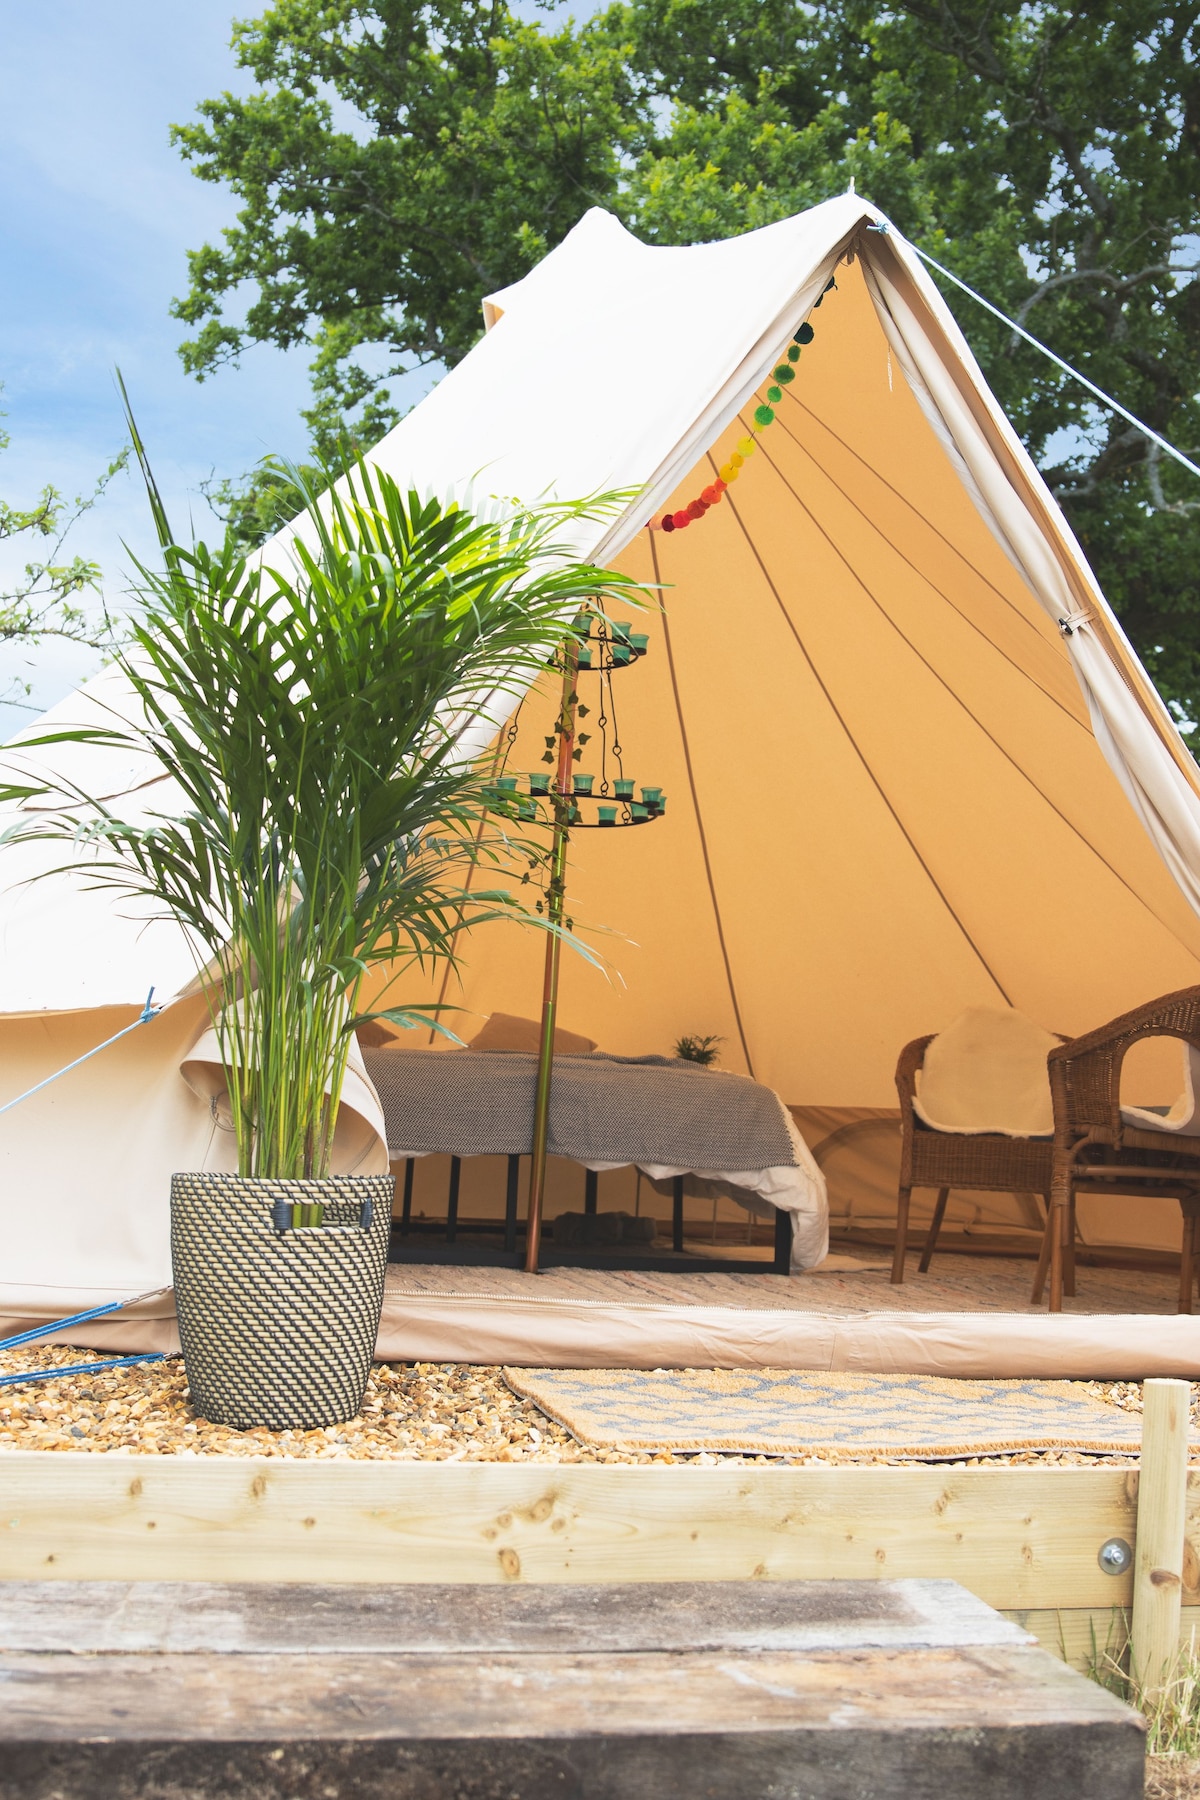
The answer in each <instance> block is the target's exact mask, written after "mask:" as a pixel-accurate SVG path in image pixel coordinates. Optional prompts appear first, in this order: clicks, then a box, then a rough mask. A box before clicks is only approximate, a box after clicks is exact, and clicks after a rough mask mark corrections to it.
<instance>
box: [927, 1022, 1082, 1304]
mask: <svg viewBox="0 0 1200 1800" xmlns="http://www.w3.org/2000/svg"><path fill="white" fill-rule="evenodd" d="M933 1037H934V1034H933V1033H932V1032H931V1033H930V1034H929V1036H928V1037H920V1038H914V1039H913V1041H912V1043H911V1044H906V1045H905V1046H904V1049H903V1050H902V1051H901V1052H900V1060H899V1062H898V1063H897V1064H896V1089H897V1091H898V1093H899V1095H900V1195H899V1204H898V1206H897V1209H896V1248H895V1252H894V1254H893V1256H892V1281H893V1282H894V1283H897V1284H899V1283H900V1282H902V1281H903V1280H904V1257H905V1251H906V1249H907V1245H908V1209H909V1200H910V1198H911V1195H912V1191H913V1189H914V1188H915V1187H928V1188H937V1190H938V1197H937V1203H936V1205H935V1206H934V1209H933V1219H932V1221H931V1223H930V1226H929V1235H928V1237H927V1238H926V1239H925V1248H924V1249H923V1250H922V1252H921V1261H920V1265H919V1269H920V1273H921V1274H922V1275H923V1274H924V1273H925V1271H926V1270H927V1269H928V1267H929V1262H930V1258H931V1257H932V1256H933V1252H934V1248H935V1246H936V1244H937V1240H938V1233H939V1231H940V1230H941V1228H942V1220H943V1218H944V1217H945V1214H946V1201H947V1199H948V1198H949V1194H950V1189H951V1188H976V1189H982V1190H984V1191H986V1192H989V1193H1017V1194H1041V1195H1042V1196H1043V1198H1044V1199H1045V1201H1046V1210H1047V1219H1048V1220H1049V1218H1050V1217H1051V1206H1050V1192H1051V1182H1052V1176H1053V1166H1054V1144H1053V1143H1052V1141H1051V1140H1050V1139H1049V1138H1020V1137H1005V1136H1004V1135H1003V1134H1001V1133H1000V1132H992V1131H987V1132H983V1131H981V1132H977V1133H971V1134H970V1135H969V1136H968V1135H959V1134H958V1133H956V1132H948V1131H935V1130H934V1129H933V1128H932V1126H929V1125H926V1124H925V1122H924V1120H922V1119H919V1118H918V1117H917V1115H916V1113H915V1112H914V1110H913V1097H914V1095H915V1094H916V1090H917V1071H918V1070H919V1069H920V1068H921V1067H922V1065H923V1063H924V1061H925V1052H926V1050H927V1049H928V1048H929V1046H930V1044H931V1043H932V1042H933ZM1048 1229H1049V1228H1048V1227H1047V1231H1048ZM1042 1260H1043V1262H1045V1261H1046V1260H1047V1258H1046V1256H1045V1255H1044V1256H1043V1259H1042ZM1039 1266H1040V1265H1039ZM1069 1280H1070V1271H1069V1270H1068V1281H1069ZM1070 1291H1072V1290H1071V1288H1070V1287H1068V1292H1070Z"/></svg>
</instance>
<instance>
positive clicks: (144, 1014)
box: [0, 988, 162, 1349]
mask: <svg viewBox="0 0 1200 1800" xmlns="http://www.w3.org/2000/svg"><path fill="white" fill-rule="evenodd" d="M153 999H154V989H153V988H151V989H150V992H149V993H148V994H147V995H146V1004H145V1006H143V1008H142V1010H141V1012H140V1013H139V1014H138V1016H137V1018H136V1019H135V1020H134V1021H133V1024H132V1025H126V1026H125V1027H124V1029H123V1030H121V1031H117V1032H114V1033H113V1035H112V1037H110V1038H105V1040H104V1042H103V1043H102V1044H97V1045H96V1047H95V1048H94V1049H93V1050H85V1051H84V1053H83V1055H82V1056H77V1057H76V1058H75V1061H74V1062H69V1063H67V1064H66V1066H65V1067H64V1068H61V1069H56V1070H55V1071H54V1073H53V1075H47V1077H46V1079H45V1080H44V1081H39V1082H38V1083H37V1085H36V1087H31V1088H27V1089H26V1090H25V1092H24V1093H23V1094H18V1095H17V1097H16V1099H15V1100H6V1101H5V1102H4V1105H3V1106H0V1113H6V1112H11V1110H12V1108H13V1107H14V1106H20V1104H21V1102H22V1100H31V1099H32V1098H33V1096H34V1095H35V1094H40V1093H41V1091H42V1089H43V1088H47V1087H49V1086H50V1083H51V1082H52V1081H57V1080H58V1078H59V1076H60V1075H69V1074H70V1073H71V1070H72V1069H77V1068H78V1067H79V1065H80V1064H81V1063H85V1062H87V1061H88V1060H89V1058H91V1057H93V1056H99V1054H100V1052H101V1051H102V1050H107V1049H108V1046H109V1045H110V1044H115V1043H116V1042H117V1040H118V1038H123V1037H128V1036H129V1033H130V1032H131V1031H136V1030H137V1028H138V1026H139V1025H148V1024H149V1023H150V1021H151V1019H154V1018H157V1017H158V1015H159V1013H160V1012H161V1011H162V1007H161V1006H152V1005H151V1001H152V1000H153ZM2 1348H3V1345H0V1349H2Z"/></svg>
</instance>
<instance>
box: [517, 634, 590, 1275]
mask: <svg viewBox="0 0 1200 1800" xmlns="http://www.w3.org/2000/svg"><path fill="white" fill-rule="evenodd" d="M562 668H563V685H562V700H561V702H560V705H559V712H558V727H557V737H558V770H557V773H556V775H555V780H554V789H553V792H554V844H553V848H552V850H551V852H550V883H549V887H548V889H547V896H546V899H547V906H546V911H547V917H548V919H549V921H550V924H551V926H552V927H553V929H552V930H551V932H550V934H549V935H548V937H547V939H546V966H545V972H544V975H543V979H542V1035H541V1045H540V1049H539V1053H538V1068H537V1088H536V1091H535V1094H534V1103H533V1151H532V1154H531V1156H530V1158H529V1205H528V1207H527V1209H526V1213H525V1267H526V1269H527V1270H528V1272H529V1273H530V1274H531V1275H536V1274H537V1272H538V1252H539V1249H540V1247H541V1240H542V1200H543V1198H544V1196H545V1192H546V1145H547V1142H548V1139H549V1135H550V1083H551V1080H552V1078H553V1074H554V1022H555V1017H556V1015H557V1012H558V964H559V952H560V950H561V948H562V938H561V937H560V935H559V928H560V927H561V925H562V922H563V915H564V911H565V904H566V891H567V844H568V842H569V839H570V831H569V826H570V822H571V793H572V787H573V783H572V773H573V766H572V765H573V763H574V758H575V714H576V708H577V706H578V696H577V695H576V692H575V682H576V678H577V673H578V668H579V646H578V645H577V643H576V642H575V640H574V639H573V638H571V639H568V641H567V642H566V643H565V644H564V646H563V652H562Z"/></svg>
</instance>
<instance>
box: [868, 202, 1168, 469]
mask: <svg viewBox="0 0 1200 1800" xmlns="http://www.w3.org/2000/svg"><path fill="white" fill-rule="evenodd" d="M867 230H868V231H878V232H882V233H884V234H885V235H886V233H887V226H886V225H868V226H867ZM912 248H913V249H914V250H915V251H916V253H917V255H918V256H919V257H920V258H921V260H922V261H923V262H927V263H928V264H929V266H930V268H931V269H936V270H937V272H938V274H939V275H944V276H945V277H946V280H947V281H952V282H953V283H954V285H955V287H958V288H961V289H962V291H963V293H964V294H969V295H970V297H971V299H972V300H974V301H976V302H977V304H978V305H980V306H982V307H983V309H984V311H985V312H990V313H991V315H992V317H993V318H994V319H999V320H1000V322H1001V324H1002V325H1007V326H1008V328H1009V330H1010V331H1015V332H1016V334H1017V336H1018V337H1020V338H1024V339H1025V342H1026V343H1027V344H1032V345H1033V347H1034V349H1035V350H1040V351H1041V353H1042V355H1043V356H1048V357H1049V358H1050V361H1051V362H1052V363H1057V364H1058V367H1059V368H1060V369H1062V370H1063V371H1064V373H1065V374H1067V375H1070V376H1071V378H1072V379H1073V380H1075V381H1078V382H1080V383H1081V384H1082V385H1083V386H1084V387H1085V388H1086V389H1087V390H1088V392H1089V394H1095V396H1096V398H1097V400H1102V401H1103V402H1104V404H1105V406H1111V407H1112V410H1113V411H1114V412H1115V413H1119V414H1120V416H1121V418H1123V419H1124V420H1125V421H1126V422H1127V424H1130V425H1132V426H1133V427H1134V429H1135V430H1136V431H1140V432H1141V433H1142V435H1143V437H1148V438H1149V439H1150V441H1151V442H1152V443H1155V444H1157V445H1158V447H1159V449H1160V450H1165V451H1166V453H1167V455H1168V456H1173V457H1174V458H1175V461H1176V462H1177V463H1182V465H1183V467H1184V468H1185V469H1187V470H1189V471H1190V472H1191V474H1193V475H1200V466H1198V465H1197V464H1196V463H1194V462H1193V461H1192V460H1191V458H1190V457H1188V456H1185V455H1184V454H1183V451H1182V450H1179V449H1177V448H1176V446H1175V445H1174V444H1172V443H1169V442H1168V440H1167V439H1166V438H1165V437H1160V435H1159V433H1158V432H1157V431H1155V430H1154V429H1153V427H1152V426H1150V425H1147V424H1146V422H1145V420H1144V419H1139V418H1138V416H1137V414H1136V413H1131V412H1130V411H1129V409H1128V408H1127V407H1124V406H1122V405H1121V402H1120V401H1119V400H1114V399H1113V397H1112V395H1111V394H1106V393H1105V391H1104V389H1103V388H1102V387H1097V386H1096V383H1095V382H1094V381H1090V380H1089V379H1088V377H1087V376H1086V375H1083V374H1081V373H1080V371H1079V370H1078V369H1076V368H1072V366H1071V364H1070V363H1069V362H1064V361H1063V359H1062V357H1061V356H1059V355H1058V354H1057V353H1056V352H1055V351H1053V350H1051V348H1050V346H1049V345H1048V344H1043V342H1042V340H1041V338H1035V337H1034V335H1033V333H1032V332H1031V331H1026V330H1025V327H1024V326H1023V325H1018V324H1017V321H1016V320H1015V319H1010V318H1009V316H1008V314H1007V313H1004V312H1001V311H1000V308H999V307H998V306H993V305H992V302H991V301H990V300H985V299H984V297H983V295H982V294H977V293H976V292H975V289H974V288H973V287H969V286H968V285H967V283H966V282H965V281H963V280H962V279H961V277H960V276H958V275H955V274H953V273H952V271H951V270H949V269H947V268H944V267H943V266H942V264H941V263H940V262H938V261H937V260H936V259H935V258H934V257H932V256H930V254H929V252H928V251H927V250H922V248H921V246H920V245H919V244H913V245H912Z"/></svg>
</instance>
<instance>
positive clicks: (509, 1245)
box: [504, 1156, 521, 1251]
mask: <svg viewBox="0 0 1200 1800" xmlns="http://www.w3.org/2000/svg"><path fill="white" fill-rule="evenodd" d="M520 1181H521V1159H520V1157H519V1156H510V1157H509V1159H508V1187H507V1189H506V1191H505V1195H504V1248H505V1249H506V1250H513V1251H515V1250H516V1247H517V1189H518V1187H519V1186H520Z"/></svg>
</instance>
